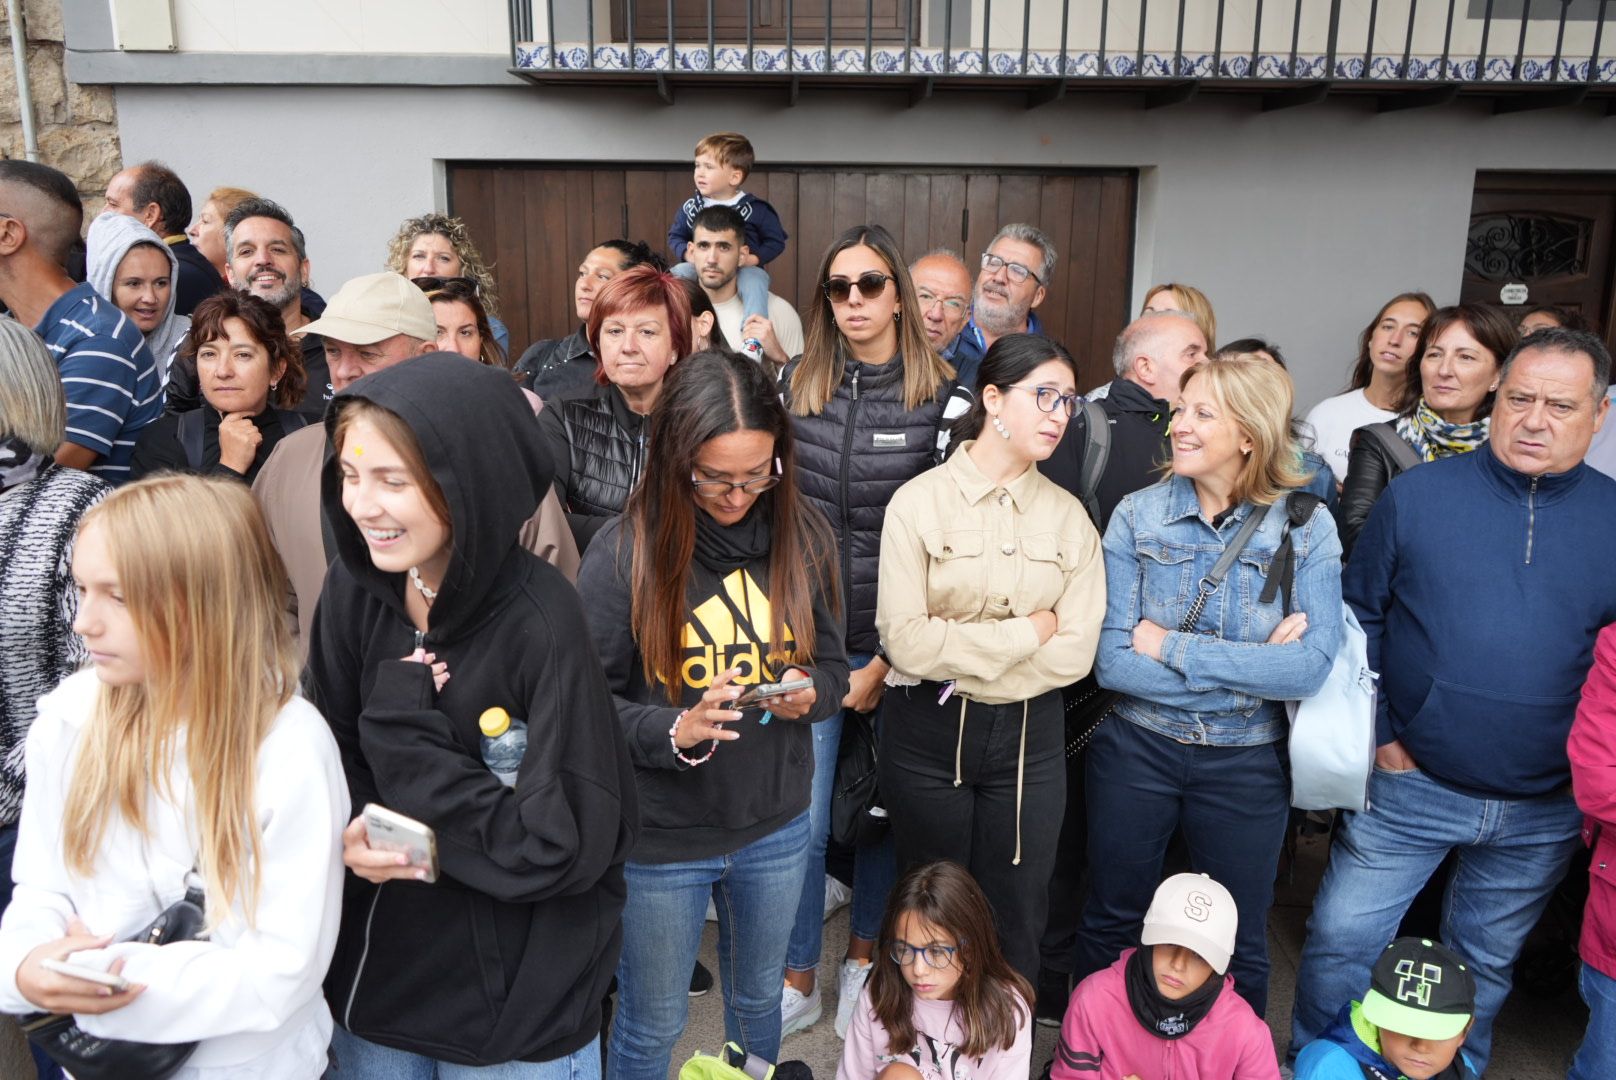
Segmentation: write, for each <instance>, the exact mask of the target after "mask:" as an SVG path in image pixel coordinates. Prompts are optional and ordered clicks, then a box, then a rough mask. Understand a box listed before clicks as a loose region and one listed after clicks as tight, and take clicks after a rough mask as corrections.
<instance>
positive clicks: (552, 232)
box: [449, 164, 1135, 388]
mask: <svg viewBox="0 0 1616 1080" xmlns="http://www.w3.org/2000/svg"><path fill="white" fill-rule="evenodd" d="M746 189H747V190H748V191H750V192H751V193H752V194H754V195H757V196H758V197H759V198H762V199H767V200H768V201H769V202H770V203H771V204H773V206H774V208H775V210H776V211H777V212H778V213H779V214H780V220H781V222H782V223H783V224H784V226H785V229H786V232H787V233H788V234H790V237H791V239H790V242H789V243H788V244H787V246H786V250H785V253H784V254H782V255H781V256H780V257H779V258H777V259H775V260H774V262H772V263H770V264H769V266H768V268H767V269H768V271H769V275H770V278H771V279H772V285H771V287H772V289H773V291H774V292H775V293H777V294H778V295H780V296H783V297H785V298H786V299H787V300H789V301H791V303H793V304H795V305H797V307H798V310H799V311H805V309H806V303H805V301H806V300H807V298H808V297H809V296H810V295H811V290H812V289H813V287H814V284H815V278H816V276H817V274H818V272H819V263H820V260H821V259H822V258H823V256H824V252H825V250H826V248H828V247H829V246H830V244H831V242H832V241H833V240H834V239H835V237H836V236H837V235H838V234H840V233H841V232H842V231H843V230H845V229H847V228H850V227H852V226H855V225H861V224H864V223H865V222H875V223H879V224H881V225H883V226H885V227H886V229H887V230H888V231H889V232H891V233H892V235H893V236H894V237H896V238H897V240H898V242H899V244H900V245H901V246H902V250H903V254H904V257H905V258H906V259H908V260H909V261H911V262H913V261H914V260H915V259H917V258H919V257H920V256H921V255H924V254H925V253H926V252H928V251H931V250H932V249H934V248H947V249H951V250H953V251H954V252H956V253H958V254H959V255H960V256H961V257H963V258H964V259H965V261H966V264H967V265H968V266H969V267H971V272H972V274H973V276H974V274H975V268H976V265H977V260H978V259H979V258H980V256H981V254H982V252H983V250H985V249H986V248H987V246H988V243H989V242H990V241H991V240H992V238H993V234H994V233H995V232H997V231H998V229H999V227H1000V226H1001V225H1004V224H1007V223H1009V222H1014V221H1024V222H1028V223H1030V224H1033V225H1036V226H1038V227H1039V228H1041V229H1043V230H1044V231H1045V232H1046V233H1048V234H1049V236H1050V238H1051V239H1052V240H1053V241H1054V243H1055V247H1056V250H1057V252H1058V254H1059V259H1058V262H1057V265H1056V268H1055V274H1054V281H1053V282H1052V284H1051V286H1050V288H1049V290H1048V294H1047V296H1046V298H1045V300H1044V302H1043V304H1042V305H1041V306H1040V307H1039V308H1038V316H1039V318H1040V319H1041V320H1042V321H1043V323H1044V326H1045V328H1046V330H1047V331H1048V332H1049V333H1050V334H1051V336H1053V337H1054V338H1056V339H1057V340H1059V341H1062V342H1064V343H1065V344H1066V346H1067V347H1068V348H1069V349H1070V350H1071V351H1072V354H1073V355H1074V356H1076V357H1077V359H1078V363H1079V365H1080V368H1081V375H1082V378H1081V380H1080V381H1081V383H1082V385H1083V386H1084V387H1085V388H1088V387H1093V386H1097V385H1099V384H1100V383H1102V382H1106V381H1109V379H1110V378H1111V375H1112V369H1111V345H1112V342H1113V341H1114V340H1115V338H1116V335H1117V333H1118V331H1120V330H1121V329H1122V327H1123V326H1124V325H1125V324H1126V323H1127V321H1128V318H1129V315H1130V311H1129V298H1130V296H1131V289H1132V272H1133V233H1134V212H1135V178H1134V175H1133V174H1132V173H1130V172H1122V171H1111V172H1075V171H1074V172H1034V171H1031V170H1024V171H1016V170H1008V171H1007V170H999V171H995V172H987V171H980V170H978V171H973V170H969V169H950V168H935V169H932V168H925V167H916V168H907V169H890V170H884V171H872V170H868V169H854V168H843V167H837V166H788V165H781V166H774V167H770V168H763V169H759V170H758V171H756V172H754V173H753V174H752V175H751V176H750V177H748V179H747V182H746ZM689 195H690V171H689V169H688V167H686V166H684V165H682V164H680V165H662V166H650V167H637V168H628V169H625V168H622V167H620V166H608V165H602V166H593V165H558V166H539V165H479V164H465V165H451V166H450V169H449V199H450V202H449V208H450V212H451V213H454V214H457V215H459V216H460V217H462V218H464V219H465V221H466V225H467V227H468V228H469V229H470V230H471V234H472V236H473V237H474V238H475V239H476V241H477V246H478V247H479V249H481V250H482V251H483V252H484V253H485V254H486V255H487V256H488V257H489V258H490V259H492V260H493V261H494V275H495V277H496V279H497V281H498V284H499V295H500V305H501V317H502V318H503V319H504V320H505V322H506V324H507V325H508V326H509V327H510V331H511V342H512V347H513V348H514V349H516V350H517V351H520V350H521V349H523V348H525V347H526V346H527V345H528V344H529V343H531V342H533V341H537V340H540V339H543V338H553V337H561V336H563V335H565V334H567V333H569V332H571V330H572V328H573V326H574V324H575V320H574V318H573V313H572V287H573V281H574V279H575V277H576V274H577V267H578V263H579V262H580V261H581V260H582V259H583V257H584V255H585V254H586V253H587V252H588V251H589V249H590V248H591V247H593V246H594V245H596V244H598V243H600V242H601V241H602V240H607V239H611V238H613V237H627V238H629V239H633V240H644V241H646V242H647V243H649V244H650V245H651V247H653V248H655V249H656V250H658V251H663V252H664V254H666V252H665V250H664V249H665V246H666V237H667V230H668V223H669V220H670V218H671V216H672V215H673V213H674V210H675V209H676V208H677V207H678V206H679V205H680V204H681V203H682V202H683V201H684V200H685V199H686V198H688V197H689Z"/></svg>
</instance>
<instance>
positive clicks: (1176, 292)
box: [1139, 281, 1218, 351]
mask: <svg viewBox="0 0 1616 1080" xmlns="http://www.w3.org/2000/svg"><path fill="white" fill-rule="evenodd" d="M1164 292H1171V293H1172V294H1173V296H1174V297H1175V298H1176V299H1177V300H1178V303H1179V308H1178V310H1180V311H1182V312H1184V314H1186V315H1188V316H1189V317H1190V318H1192V319H1194V320H1195V325H1196V326H1199V327H1200V328H1201V333H1202V335H1203V336H1205V338H1206V347H1207V349H1208V351H1210V350H1212V349H1215V348H1217V347H1218V320H1217V316H1215V315H1213V314H1212V301H1210V300H1208V299H1207V298H1206V293H1204V292H1202V291H1201V290H1200V289H1197V288H1196V287H1195V286H1194V285H1180V284H1178V283H1176V282H1171V281H1170V282H1168V283H1167V284H1165V285H1157V286H1155V287H1153V288H1152V289H1151V290H1150V291H1149V292H1147V293H1146V294H1145V302H1144V303H1143V304H1141V305H1139V314H1141V315H1143V314H1144V313H1145V310H1146V309H1147V308H1149V307H1150V300H1151V297H1153V296H1155V295H1156V294H1157V293H1164Z"/></svg>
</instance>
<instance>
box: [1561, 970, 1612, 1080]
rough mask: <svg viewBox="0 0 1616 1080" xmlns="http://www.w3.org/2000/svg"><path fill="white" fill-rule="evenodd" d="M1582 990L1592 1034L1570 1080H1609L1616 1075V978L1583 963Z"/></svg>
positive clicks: (1568, 1076)
mask: <svg viewBox="0 0 1616 1080" xmlns="http://www.w3.org/2000/svg"><path fill="white" fill-rule="evenodd" d="M1578 988H1579V989H1580V990H1581V991H1582V1000H1583V1001H1585V1002H1587V1004H1588V1031H1587V1033H1586V1034H1584V1035H1583V1037H1582V1046H1581V1047H1580V1048H1579V1049H1578V1050H1577V1056H1576V1057H1575V1058H1573V1059H1572V1061H1571V1071H1570V1072H1568V1073H1566V1080H1606V1078H1608V1077H1612V1076H1616V979H1613V978H1611V977H1610V976H1609V975H1606V974H1605V973H1604V972H1602V971H1596V970H1595V969H1594V968H1591V967H1589V966H1588V965H1587V964H1583V965H1582V979H1581V981H1580V982H1579V984H1578Z"/></svg>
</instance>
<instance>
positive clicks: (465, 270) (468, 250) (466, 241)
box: [387, 213, 499, 319]
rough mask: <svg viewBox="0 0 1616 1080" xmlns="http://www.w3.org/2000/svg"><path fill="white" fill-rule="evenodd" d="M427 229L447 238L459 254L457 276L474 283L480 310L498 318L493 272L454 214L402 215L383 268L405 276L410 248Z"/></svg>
mask: <svg viewBox="0 0 1616 1080" xmlns="http://www.w3.org/2000/svg"><path fill="white" fill-rule="evenodd" d="M427 233H436V234H437V235H438V236H441V237H443V238H444V239H445V240H447V241H449V246H450V247H452V248H454V253H455V254H456V255H458V256H459V257H460V275H459V276H461V277H468V278H470V279H471V280H473V281H475V282H476V283H477V295H478V296H479V297H480V298H481V300H482V302H483V310H484V311H485V312H487V313H488V317H489V318H491V319H497V318H499V287H498V286H497V285H495V283H494V272H493V270H491V269H490V268H489V266H488V264H487V263H486V262H484V261H483V257H482V253H481V252H479V251H478V250H477V245H476V243H475V242H473V241H472V239H471V230H470V229H468V228H466V223H465V222H464V221H461V220H460V219H459V218H457V217H450V216H449V215H448V214H439V213H431V214H422V215H421V216H420V217H412V218H408V219H406V220H405V222H404V224H402V225H400V226H399V227H398V232H396V233H394V234H393V238H392V239H391V240H389V241H388V242H387V269H389V270H391V271H392V272H393V273H395V274H402V275H403V276H404V277H409V276H410V273H409V268H408V267H407V266H406V265H405V264H406V263H407V262H408V261H409V258H410V248H412V247H414V246H415V241H416V240H417V239H418V238H420V237H422V236H425V235H426V234H427Z"/></svg>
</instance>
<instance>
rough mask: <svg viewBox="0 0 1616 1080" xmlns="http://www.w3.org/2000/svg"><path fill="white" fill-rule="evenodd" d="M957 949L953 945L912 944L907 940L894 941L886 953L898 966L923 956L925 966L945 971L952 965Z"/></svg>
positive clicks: (910, 962) (907, 964)
mask: <svg viewBox="0 0 1616 1080" xmlns="http://www.w3.org/2000/svg"><path fill="white" fill-rule="evenodd" d="M958 951H959V950H958V949H957V948H956V947H954V946H953V945H922V946H918V947H917V946H914V945H911V944H909V943H908V942H907V941H894V942H893V943H892V948H890V949H888V950H887V955H888V956H890V957H892V962H893V963H894V964H897V965H898V966H899V967H908V966H909V965H910V964H912V963H914V962H915V957H917V956H924V957H925V958H926V966H927V967H929V968H931V969H933V970H935V971H946V970H948V969H949V968H951V967H953V966H954V954H955V953H956V952H958Z"/></svg>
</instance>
